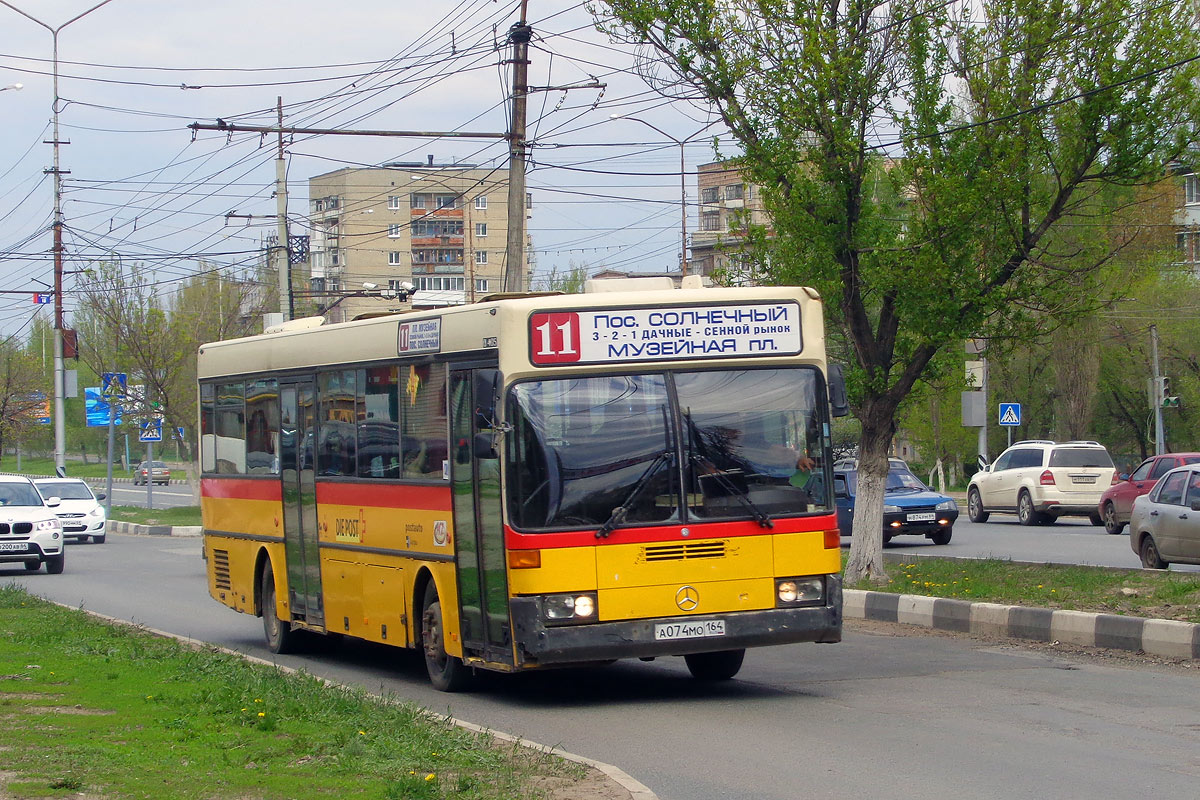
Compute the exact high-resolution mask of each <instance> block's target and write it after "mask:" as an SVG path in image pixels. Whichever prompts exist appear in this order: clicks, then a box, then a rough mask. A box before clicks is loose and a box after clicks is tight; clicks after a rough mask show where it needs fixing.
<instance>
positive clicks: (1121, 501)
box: [1100, 453, 1200, 536]
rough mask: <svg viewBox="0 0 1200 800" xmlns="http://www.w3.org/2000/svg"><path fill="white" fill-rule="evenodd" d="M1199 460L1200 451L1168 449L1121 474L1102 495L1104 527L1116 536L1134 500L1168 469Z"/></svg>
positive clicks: (1101, 513)
mask: <svg viewBox="0 0 1200 800" xmlns="http://www.w3.org/2000/svg"><path fill="white" fill-rule="evenodd" d="M1197 463H1200V453H1164V454H1163V455H1159V456H1151V457H1150V458H1147V459H1146V460H1145V461H1143V462H1142V463H1141V464H1139V465H1138V467H1137V469H1135V470H1134V471H1133V472H1132V473H1130V474H1128V475H1125V474H1121V475H1119V476H1118V480H1117V482H1116V483H1114V484H1113V485H1112V486H1110V487H1108V489H1106V490H1105V492H1104V494H1102V495H1100V516H1101V517H1102V518H1103V519H1104V530H1106V531H1108V532H1109V533H1111V534H1113V535H1114V536H1115V535H1117V534H1118V533H1120V532H1121V531H1123V530H1124V529H1125V525H1126V523H1128V522H1129V515H1130V513H1131V512H1132V511H1133V501H1134V500H1136V499H1137V498H1139V497H1141V496H1142V495H1144V494H1149V493H1150V490H1151V489H1153V488H1154V484H1156V483H1157V482H1158V479H1159V478H1161V477H1162V476H1163V475H1164V474H1165V473H1166V472H1167V470H1171V469H1174V468H1175V467H1181V466H1183V465H1184V464H1197Z"/></svg>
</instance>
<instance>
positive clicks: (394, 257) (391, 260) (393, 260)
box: [388, 250, 400, 267]
mask: <svg viewBox="0 0 1200 800" xmlns="http://www.w3.org/2000/svg"><path fill="white" fill-rule="evenodd" d="M399 263H400V251H399V250H393V251H391V252H390V253H388V266H392V267H394V266H396V265H397V264H399Z"/></svg>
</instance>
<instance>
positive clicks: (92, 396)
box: [83, 386, 121, 428]
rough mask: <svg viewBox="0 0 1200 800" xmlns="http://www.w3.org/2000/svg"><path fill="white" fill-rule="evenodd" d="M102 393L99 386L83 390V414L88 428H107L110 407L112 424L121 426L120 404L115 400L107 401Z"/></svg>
mask: <svg viewBox="0 0 1200 800" xmlns="http://www.w3.org/2000/svg"><path fill="white" fill-rule="evenodd" d="M102 392H103V390H102V388H101V387H99V386H88V387H87V388H85V389H84V390H83V394H84V401H83V402H84V405H83V412H84V415H85V416H86V418H87V425H88V427H89V428H101V427H107V426H108V414H109V406H110V405H111V407H112V415H113V424H114V425H120V424H121V403H120V402H119V401H118V400H116V399H113V400H111V401H109V400H108V399H106V398H105V397H104V396H103V394H102Z"/></svg>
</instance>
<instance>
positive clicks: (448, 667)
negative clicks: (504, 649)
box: [421, 580, 471, 692]
mask: <svg viewBox="0 0 1200 800" xmlns="http://www.w3.org/2000/svg"><path fill="white" fill-rule="evenodd" d="M421 608H422V611H421V649H422V650H424V651H425V669H426V670H427V671H428V672H429V682H430V683H432V684H433V688H435V689H437V690H438V691H439V692H461V691H462V690H463V689H466V688H467V686H468V685H469V683H470V680H471V673H470V670H469V669H468V668H467V666H466V665H465V664H463V662H462V659H459V658H455V657H454V656H452V655H450V654H449V653H447V652H446V628H445V625H444V623H443V621H442V604H441V602H440V601H439V600H438V593H437V587H436V586H435V585H434V584H433V581H432V580H431V581H430V582H429V583H428V584H427V585H426V586H425V599H424V601H423V602H422V603H421Z"/></svg>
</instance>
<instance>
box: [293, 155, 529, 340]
mask: <svg viewBox="0 0 1200 800" xmlns="http://www.w3.org/2000/svg"><path fill="white" fill-rule="evenodd" d="M308 189H309V198H310V201H309V203H310V213H309V222H310V227H311V231H310V235H311V244H310V253H311V258H310V267H311V296H312V298H313V300H314V301H315V303H316V305H317V309H316V311H317V313H322V312H323V313H324V314H325V316H327V318H328V319H329V320H330V321H332V322H338V321H343V320H347V319H353V318H355V317H357V316H360V315H362V314H369V313H384V312H388V311H396V310H400V309H403V308H409V307H417V308H430V307H438V306H447V305H459V304H462V303H469V302H473V301H474V300H476V299H477V298H480V297H482V296H484V295H487V294H490V293H495V292H499V291H502V290H503V286H504V271H505V260H506V254H507V243H508V218H509V217H508V169H507V167H503V168H497V167H481V166H477V165H470V164H435V163H434V161H433V156H430V157H429V158H428V160H427V161H426V162H424V163H421V162H417V163H393V164H384V165H383V166H381V167H370V168H347V169H339V170H335V171H333V172H328V173H325V174H323V175H317V176H315V177H313V178H310V179H309V184H308ZM526 205H527V207H528V200H527V202H526ZM526 213H528V211H526ZM526 250H527V251H528V248H526ZM525 269H526V276H528V271H529V267H528V257H527V258H526V267H525ZM526 283H528V277H527V278H526ZM406 284H412V285H413V286H414V287H415V289H416V293H415V294H414V296H413V297H412V300H411V302H409V303H401V302H398V301H397V299H396V297H395V293H396V291H397V290H399V289H400V288H402V287H403V286H405V285H406Z"/></svg>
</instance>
